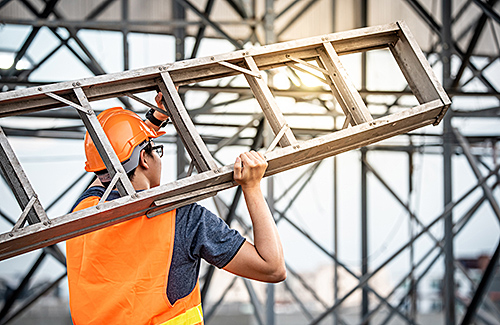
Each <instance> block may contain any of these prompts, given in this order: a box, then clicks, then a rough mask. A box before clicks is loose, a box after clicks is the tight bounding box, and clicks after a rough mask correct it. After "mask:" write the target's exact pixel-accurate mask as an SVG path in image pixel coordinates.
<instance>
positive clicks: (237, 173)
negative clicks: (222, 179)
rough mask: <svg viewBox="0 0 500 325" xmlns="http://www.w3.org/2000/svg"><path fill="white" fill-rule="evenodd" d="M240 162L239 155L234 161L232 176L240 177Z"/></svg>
mask: <svg viewBox="0 0 500 325" xmlns="http://www.w3.org/2000/svg"><path fill="white" fill-rule="evenodd" d="M241 170H242V162H241V158H240V157H236V161H235V162H234V178H235V179H241Z"/></svg>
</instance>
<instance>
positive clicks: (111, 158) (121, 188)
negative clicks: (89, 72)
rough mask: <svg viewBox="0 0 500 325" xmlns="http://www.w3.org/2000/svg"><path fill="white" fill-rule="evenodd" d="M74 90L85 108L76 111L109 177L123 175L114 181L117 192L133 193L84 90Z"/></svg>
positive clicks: (133, 190) (125, 194) (121, 193)
mask: <svg viewBox="0 0 500 325" xmlns="http://www.w3.org/2000/svg"><path fill="white" fill-rule="evenodd" d="M74 92H75V95H76V96H77V98H78V100H79V101H80V104H81V106H82V107H83V108H85V109H86V110H87V112H86V113H84V112H83V111H82V110H77V112H78V114H79V115H80V118H81V119H82V121H83V124H84V125H85V127H86V129H87V131H88V133H89V135H90V137H91V138H92V141H93V142H94V145H95V146H96V148H97V151H98V152H99V155H100V156H101V159H102V161H103V162H104V165H105V166H106V169H107V170H108V173H109V175H110V177H111V179H113V178H114V177H115V175H116V174H121V175H123V177H121V176H120V177H119V179H118V182H117V183H116V187H117V189H118V192H120V195H121V196H127V195H133V194H135V189H134V187H133V186H132V183H131V182H130V180H129V179H128V177H127V173H126V172H125V169H123V166H122V164H121V163H120V160H119V159H118V156H117V155H116V153H115V151H114V149H113V147H112V146H111V143H110V142H109V139H108V137H107V136H106V133H104V130H103V128H102V126H101V124H100V123H99V120H98V119H97V116H96V115H95V113H94V110H93V109H92V107H91V106H90V103H89V101H88V99H87V96H86V95H85V92H84V91H83V89H82V88H80V87H76V88H75V89H74Z"/></svg>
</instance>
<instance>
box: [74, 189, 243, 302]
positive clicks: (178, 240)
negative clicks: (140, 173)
mask: <svg viewBox="0 0 500 325" xmlns="http://www.w3.org/2000/svg"><path fill="white" fill-rule="evenodd" d="M104 191H105V189H104V187H100V186H94V187H91V188H89V189H87V190H86V191H85V192H84V193H83V194H82V195H81V196H80V198H79V199H78V200H77V202H76V203H75V205H74V206H73V207H72V208H71V211H73V210H74V209H75V207H76V206H77V205H78V204H79V203H80V202H81V201H82V200H84V199H86V198H88V197H91V196H97V197H102V195H103V194H104ZM119 197H120V194H119V193H118V192H117V191H111V193H110V194H109V196H108V198H107V201H111V200H115V199H117V198H119ZM244 242H245V238H244V237H243V236H241V234H240V233H239V232H238V231H236V230H234V229H231V228H229V227H228V226H227V224H226V223H225V222H224V221H223V220H222V219H221V218H219V217H217V216H216V215H215V214H213V213H212V212H210V211H209V210H208V209H206V208H204V207H202V206H201V205H199V204H196V203H193V204H189V205H186V206H183V207H181V208H178V209H177V210H176V215H175V237H174V251H173V255H172V262H171V264H170V271H169V274H168V283H167V297H168V300H169V301H170V303H171V304H174V303H175V302H176V301H177V300H178V299H180V298H183V297H185V296H187V295H188V294H189V293H190V292H191V291H193V289H194V287H195V285H196V282H197V280H198V276H199V272H200V259H202V258H203V259H204V260H206V261H207V262H208V263H210V264H212V265H214V266H216V267H218V268H223V267H224V266H226V265H227V263H229V262H230V261H231V260H232V259H233V257H234V256H235V255H236V253H237V252H238V251H239V249H240V248H241V246H242V245H243V243H244Z"/></svg>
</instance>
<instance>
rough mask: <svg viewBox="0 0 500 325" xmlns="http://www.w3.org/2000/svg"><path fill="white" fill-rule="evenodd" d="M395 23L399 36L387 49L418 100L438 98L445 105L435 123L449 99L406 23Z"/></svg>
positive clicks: (439, 119)
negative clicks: (398, 28) (397, 26)
mask: <svg viewBox="0 0 500 325" xmlns="http://www.w3.org/2000/svg"><path fill="white" fill-rule="evenodd" d="M397 23H398V25H399V26H400V32H399V38H398V41H397V42H395V43H393V44H390V46H389V49H390V50H391V52H392V54H393V56H394V58H395V60H396V62H397V63H398V65H399V68H400V69H401V72H402V73H403V75H404V77H405V78H406V81H407V82H408V86H409V87H410V89H411V91H412V92H413V94H414V95H415V97H416V98H417V100H418V102H419V103H420V104H423V103H426V102H430V101H432V100H435V99H440V100H441V101H442V102H443V104H444V105H445V109H444V110H443V111H442V113H441V114H440V115H439V116H438V117H437V118H436V121H435V123H434V125H437V124H438V123H439V122H440V121H441V119H442V118H443V116H444V114H445V113H446V110H447V109H448V107H449V106H450V105H451V101H450V99H449V97H448V95H447V94H446V92H445V91H444V89H443V87H442V86H441V84H440V83H439V81H438V79H437V77H436V75H435V74H434V71H433V70H432V68H431V66H430V64H429V62H428V61H427V59H426V58H425V56H424V54H423V53H422V50H421V49H420V47H419V46H418V44H417V42H416V41H415V39H414V37H413V35H412V34H411V32H410V30H409V28H408V26H407V25H406V23H404V22H402V21H400V22H397Z"/></svg>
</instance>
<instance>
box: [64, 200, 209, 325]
mask: <svg viewBox="0 0 500 325" xmlns="http://www.w3.org/2000/svg"><path fill="white" fill-rule="evenodd" d="M99 199H100V198H99V197H96V196H92V197H88V198H86V199H84V200H82V201H81V202H80V203H79V204H78V206H77V207H76V208H75V210H74V211H77V210H82V209H85V208H88V207H91V206H95V205H97V203H98V202H99ZM174 235H175V210H173V211H170V212H167V213H165V214H163V215H161V216H157V217H155V218H152V219H148V218H147V217H146V216H142V217H138V218H135V219H132V220H128V221H125V222H122V223H119V224H116V225H113V226H110V227H107V228H103V229H100V230H97V231H94V232H91V233H88V234H86V235H82V236H79V237H76V238H73V239H70V240H68V241H67V242H66V258H67V268H68V283H69V294H70V309H71V316H72V318H73V323H74V324H75V325H79V324H121V325H123V324H134V325H135V324H151V325H152V324H161V325H180V324H182V325H184V324H185V325H188V324H189V325H193V324H203V312H202V308H201V295H200V288H199V283H198V282H197V283H196V286H195V288H194V289H193V291H192V292H191V293H190V294H189V295H187V296H186V297H184V298H181V299H179V300H177V301H176V302H175V303H174V305H171V304H170V302H169V300H168V299H167V280H168V272H169V269H170V263H171V261H172V253H173V248H174Z"/></svg>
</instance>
